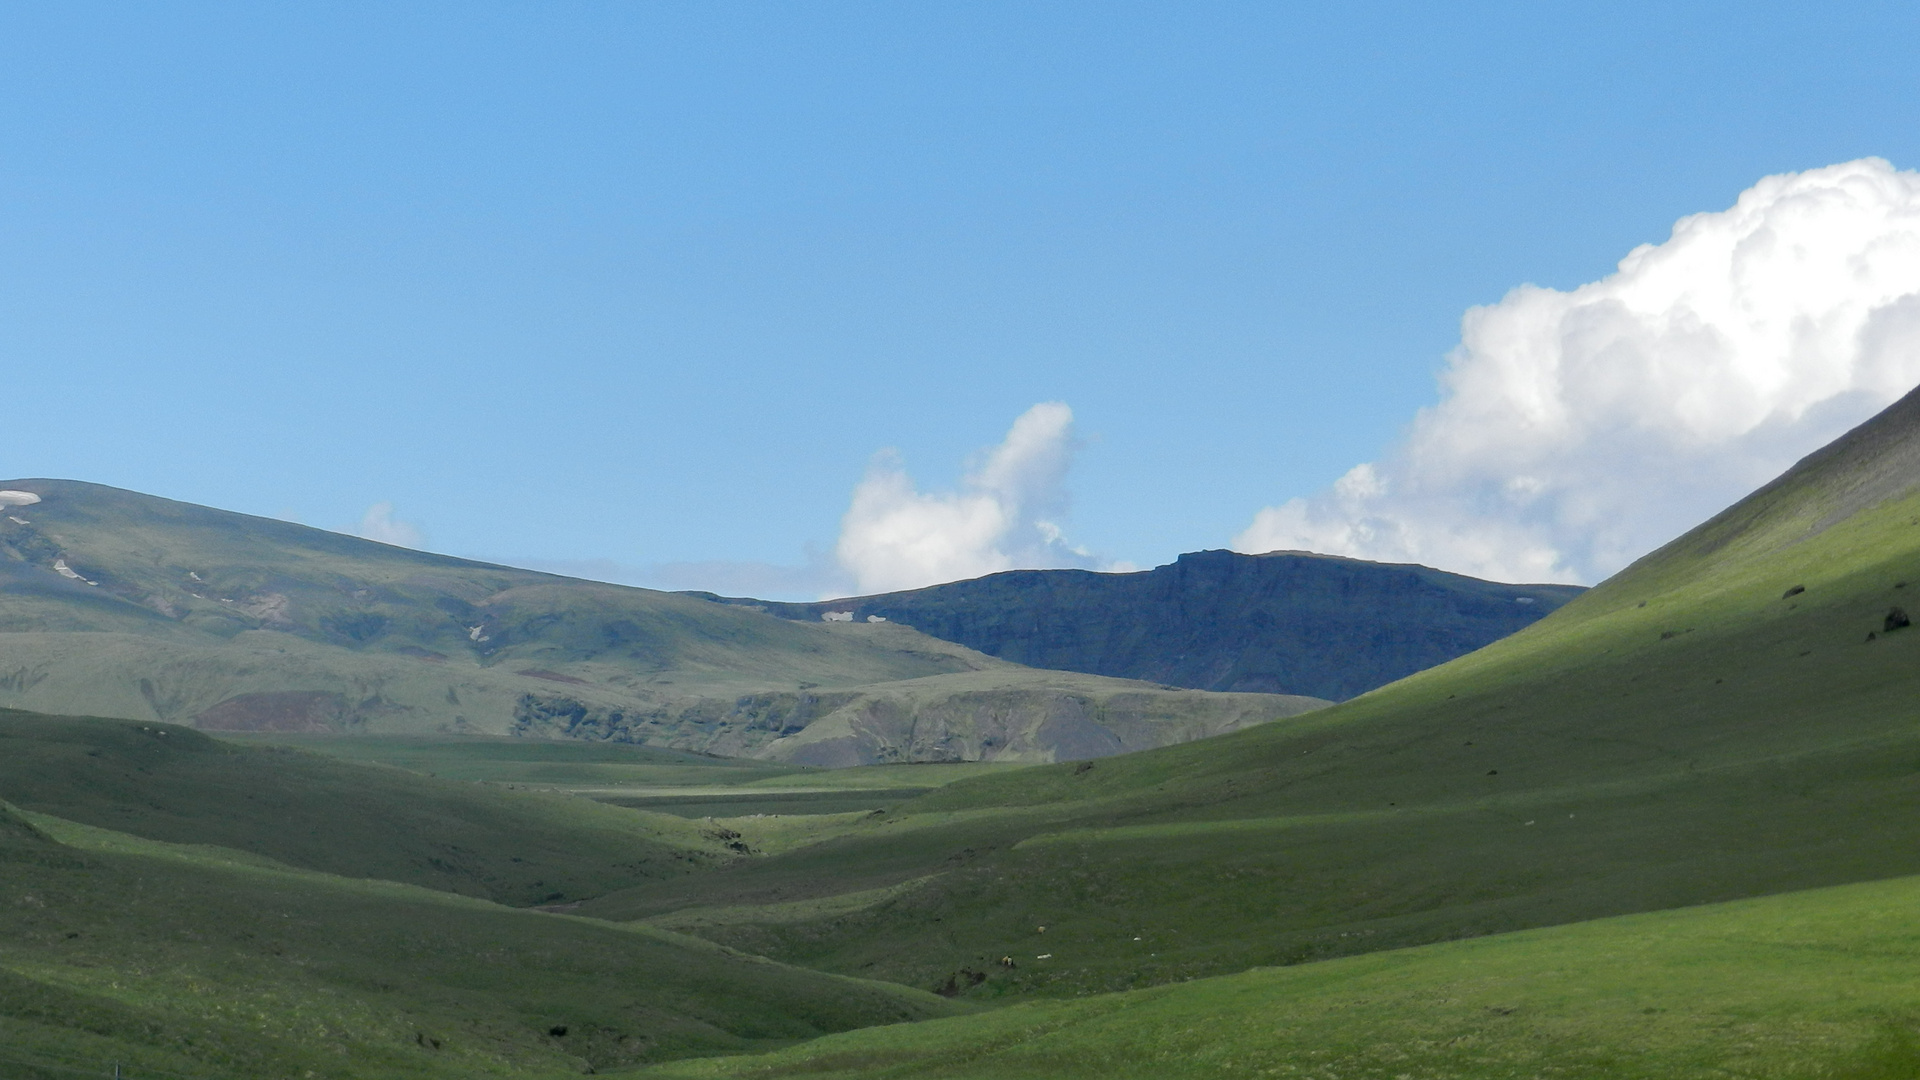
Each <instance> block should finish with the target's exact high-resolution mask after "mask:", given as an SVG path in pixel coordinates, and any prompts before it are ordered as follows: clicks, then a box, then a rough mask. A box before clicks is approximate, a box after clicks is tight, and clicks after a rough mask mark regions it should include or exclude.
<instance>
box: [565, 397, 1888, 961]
mask: <svg viewBox="0 0 1920 1080" xmlns="http://www.w3.org/2000/svg"><path fill="white" fill-rule="evenodd" d="M1917 458H1920V396H1909V397H1908V398H1907V399H1905V400H1903V401H1902V402H1900V403H1898V404H1897V405H1895V406H1894V407H1892V408H1890V409H1889V410H1887V411H1886V412H1885V413H1883V414H1882V415H1881V416H1879V417H1877V418H1876V419H1874V420H1873V421H1871V422H1869V423H1868V424H1866V425H1863V427H1862V428H1860V429H1858V430H1856V431H1855V432H1853V433H1851V434H1850V435H1848V436H1846V437H1845V438H1843V439H1842V440H1840V441H1839V442H1837V443H1836V444H1834V445H1833V446H1832V447H1829V448H1828V449H1827V450H1824V451H1822V452H1820V453H1818V454H1815V455H1813V456H1811V457H1809V458H1808V459H1807V460H1806V461H1804V462H1802V463H1801V464H1800V465H1798V466H1796V467H1795V468H1794V469H1793V470H1792V471H1790V472H1789V473H1788V474H1787V475H1785V476H1783V477H1782V478H1781V479H1780V480H1779V481H1776V482H1775V483H1773V484H1771V485H1769V486H1768V487H1766V488H1764V489H1762V490H1761V491H1759V492H1757V493H1755V495H1753V496H1752V497H1751V498H1749V499H1747V500H1744V501H1743V502H1742V503H1740V504H1739V505H1737V506H1735V507H1734V508H1732V509H1730V510H1728V511H1727V512H1726V513H1724V514H1722V515H1720V516H1719V517H1717V518H1715V519H1714V520H1713V521H1711V522H1708V523H1707V524H1705V525H1703V526H1701V527H1700V528H1699V529H1696V530H1694V531H1693V532H1691V533H1689V534H1688V535H1686V536H1684V537H1682V538H1680V539H1679V540H1676V541H1675V542H1674V543H1673V544H1671V545H1669V546H1667V547H1666V548H1664V549H1662V550H1661V551H1659V552H1656V553H1654V554H1652V555H1650V556H1648V557H1647V558H1646V559H1643V560H1642V561H1641V562H1639V563H1637V564H1636V565H1635V566H1633V567H1631V568H1629V569H1628V570H1627V571H1625V572H1623V573H1622V574H1620V575H1619V576H1617V577H1616V578H1614V579H1613V580H1611V581H1609V582H1607V583H1605V584H1603V585H1601V586H1600V587H1598V588H1596V589H1594V590H1592V591H1591V592H1589V593H1587V594H1585V595H1583V596H1581V597H1579V598H1578V599H1576V600H1574V601H1573V602H1572V603H1570V604H1568V605H1567V606H1566V607H1564V608H1562V609H1561V610H1559V611H1557V612H1555V613H1554V614H1553V615H1551V616H1549V617H1548V618H1546V619H1544V620H1542V621H1540V622H1539V623H1536V624H1535V625H1533V626H1531V627H1529V628H1528V629H1526V630H1523V631H1521V632H1520V633H1518V634H1515V635H1514V636H1512V637H1510V638H1507V639H1504V640H1502V641H1500V642H1498V643H1496V644H1494V645H1492V646H1489V647H1488V648H1486V649H1483V650H1481V651H1480V652H1477V653H1474V654H1472V655H1470V656H1467V657H1463V658H1461V659H1459V660H1456V661H1453V662H1452V663H1449V664H1447V665H1444V666H1442V667H1439V668H1435V669H1433V670H1430V671H1427V672H1423V673H1421V674H1418V675H1415V676H1413V677H1411V678H1408V679H1405V680H1402V681H1401V682H1398V683H1395V684H1393V685H1392V686H1389V687H1386V688H1383V689H1381V690H1378V691H1375V692H1373V693H1370V694H1367V695H1364V696H1362V697H1360V698H1358V699H1355V700H1353V701H1351V702H1347V703H1345V704H1342V705H1340V706H1337V707H1335V708H1331V709H1327V710H1323V711H1320V712H1316V713H1311V714H1308V715H1306V716H1302V717H1299V718H1296V719H1293V720H1288V721H1282V722H1280V723H1276V724H1270V725H1264V726H1261V727H1257V728H1253V729H1250V730H1247V731H1242V732H1238V733H1235V734H1231V735H1226V736H1223V737H1221V738H1218V739H1212V740H1207V741H1204V742H1199V743H1191V744H1186V745H1182V746H1175V747H1168V748H1165V749H1161V750H1155V751H1150V752H1146V753H1141V754H1133V755H1127V756H1123V757H1116V758H1110V759H1106V760H1102V761H1097V762H1083V763H1080V764H1078V765H1068V766H1049V767H1043V768H1035V769H1027V770H1021V771H1019V772H1015V773H1010V774H1007V775H1003V776H993V777H984V778H980V779H976V780H968V781H963V782H960V783H956V784H952V785H949V786H947V787H945V788H943V789H941V790H940V791H938V792H935V793H932V794H929V795H927V796H923V797H921V798H919V799H916V800H914V801H912V802H908V803H906V804H903V805H901V806H899V807H896V808H895V809H894V810H892V811H890V812H888V813H886V814H884V815H879V816H873V817H870V818H867V819H862V820H861V821H859V822H858V823H856V824H852V825H849V826H848V827H847V828H846V830H845V831H844V832H843V833H842V834H840V835H838V836H835V837H832V838H830V839H825V840H822V841H821V842H819V843H815V844H812V845H810V846H806V847H800V848H797V849H794V850H791V851H788V852H785V853H783V854H780V855H777V856H774V857H771V858H767V859H764V860H758V861H755V862H752V863H748V864H743V865H739V866H735V867H731V868H729V869H727V870H726V871H724V872H721V873H716V874H710V875H699V876H694V877H688V878H682V879H676V880H674V881H663V882H658V883H650V884H647V885H643V886H639V887H636V888H634V889H631V890H627V891H625V892H623V893H617V894H613V895H611V896H608V897H605V898H601V899H599V900H596V901H594V902H592V903H590V904H588V905H586V906H585V907H584V908H583V909H582V910H583V912H587V913H594V914H600V915H603V916H605V917H609V918H649V919H653V920H655V921H656V922H658V923H659V924H660V925H679V926H684V927H687V928H689V929H694V930H697V932H699V933H702V934H704V935H707V936H710V937H712V938H714V939H715V940H719V941H723V942H727V943H730V944H734V945H736V946H738V947H742V948H746V949H750V950H753V951H756V952H763V953H766V954H768V955H772V956H775V957H778V958H782V959H786V960H790V961H794V962H798V963H803V964H808V965H814V966H819V967H822V968H825V969H828V970H836V971H842V972H848V973H860V974H867V975H873V976H877V977H881V978H887V979H893V980H897V981H901V982H906V983H908V984H910V985H917V986H922V987H927V988H935V987H948V986H953V987H956V988H958V989H959V990H961V991H962V992H964V993H967V994H970V995H974V996H978V997H982V998H994V997H1006V996H1021V995H1034V994H1042V995H1064V994H1080V993H1086V992H1090V991H1103V990H1117V989H1124V988H1128V987H1133V986H1146V985H1152V984H1157V983H1166V982H1172V981H1177V980H1181V979H1185V978H1189V977H1194V976H1202V975H1213V974H1221V973H1226V972H1232V971H1238V970H1242V969H1244V968H1246V967H1248V966H1251V965H1258V964H1290V963H1297V962H1301V961H1305V960H1313V959H1319V958H1326V957H1332V956H1339V955H1343V954H1350V953H1360V952H1370V951H1375V950H1379V949H1383V948H1392V947H1398V946H1405V945H1416V944H1421V943H1426V942H1433V941H1440V940H1445V939H1449V938H1457V937H1465V936H1475V935H1481V934H1487V933H1495V932H1502V931H1508V930H1515V929H1522V928H1527V927H1536V926H1543V925H1551V924H1558V923H1566V922H1571V921H1575V920H1581V919H1591V918H1597V917H1603V916H1609V915H1615V914H1620V913H1627V912H1635V911H1648V910H1654V909H1660V908H1669V907H1675V906H1680V905H1688V904H1699V903H1708V902H1715V901H1722V900H1729V899H1734V898H1739V897H1746V896H1755V895H1761V894H1768V893H1775V892H1781V891H1786V890H1792V889H1801V888H1807V887H1813V886H1821V885H1828V884H1836V883H1842V882H1850V881H1863V880H1870V879H1877V878H1885V877H1890V876H1895V875H1900V874H1911V873H1916V872H1920V814H1917V813H1916V810H1920V806H1917V805H1916V799H1920V786H1917V783H1920V772H1917V771H1916V770H1917V769H1920V766H1916V764H1915V763H1916V762H1920V724H1916V720H1920V696H1916V694H1915V692H1914V691H1915V685H1916V672H1920V631H1916V630H1914V629H1912V628H1910V627H1907V626H1905V625H1904V623H1905V621H1906V609H1905V608H1903V606H1902V605H1903V604H1905V603H1908V602H1909V601H1908V597H1909V596H1910V595H1911V594H1912V591H1913V589H1916V588H1920V496H1917V495H1916V494H1915V488H1916V484H1920V468H1915V467H1913V465H1914V463H1915V461H1916V459H1917ZM836 896H838V897H841V898H842V899H841V900H839V901H833V900H832V899H831V898H833V897H836ZM808 905H814V907H815V909H817V910H810V909H809V907H808ZM1043 926H1044V927H1045V930H1044V931H1042V930H1040V929H1039V928H1040V927H1043ZM1136 938H1139V939H1140V942H1139V943H1136V941H1135V939H1136ZM1143 949H1144V952H1145V954H1146V955H1144V956H1143V955H1142V952H1143ZM1040 953H1051V954H1053V959H1052V960H1050V961H1049V962H1048V963H1047V964H1046V965H1043V966H1036V965H1032V964H1025V965H1022V966H1020V967H1018V968H1006V967H1003V966H1000V965H998V963H997V961H998V959H999V958H1001V957H1003V956H1021V955H1026V956H1033V955H1037V954H1040Z"/></svg>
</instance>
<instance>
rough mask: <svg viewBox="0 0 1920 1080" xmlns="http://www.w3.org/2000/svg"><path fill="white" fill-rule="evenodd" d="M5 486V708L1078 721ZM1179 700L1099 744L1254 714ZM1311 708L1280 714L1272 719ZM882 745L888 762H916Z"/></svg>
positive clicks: (266, 527)
mask: <svg viewBox="0 0 1920 1080" xmlns="http://www.w3.org/2000/svg"><path fill="white" fill-rule="evenodd" d="M0 487H4V488H6V489H8V490H14V491H20V492H25V493H29V494H31V495H33V496H36V497H38V498H39V500H40V501H39V502H37V503H33V504H31V505H26V506H15V507H12V508H11V511H12V512H10V513H9V514H6V515H0V705H5V706H10V707H14V708H21V709H30V710H34V711H39V712H47V713H54V714H67V715H95V716H114V717H121V718H125V719H133V720H149V721H154V720H157V721H160V722H163V723H177V724H185V725H189V726H194V727H199V728H201V729H204V730H220V731H283V732H302V731H309V732H321V731H334V732H339V731H354V732H371V733H412V734H427V733H457V734H492V735H507V734H520V735H535V736H541V737H564V738H580V739H598V740H617V741H626V742H644V743H649V744H653V745H660V746H668V747H674V748H679V749H687V750H695V751H700V752H703V753H712V754H721V755H726V756H736V757H737V756H760V755H764V754H769V753H772V754H775V755H776V756H778V754H779V753H780V751H777V750H772V749H770V748H771V747H772V746H773V745H774V744H775V743H778V742H780V741H781V740H783V739H787V738H789V737H791V736H794V735H797V734H800V733H801V732H802V731H803V730H804V729H805V728H806V727H807V726H808V725H809V724H811V723H813V722H814V721H815V720H817V719H820V718H822V717H825V716H828V715H830V714H833V713H836V712H847V711H848V710H852V711H853V712H856V713H858V712H861V711H863V710H865V711H872V710H875V709H877V710H880V711H882V712H886V711H888V710H893V709H895V708H897V706H898V705H899V704H900V703H902V702H903V701H909V700H910V701H911V702H912V703H913V704H914V705H915V707H919V706H921V705H927V706H939V707H941V708H944V709H945V711H946V712H947V713H953V712H955V711H957V710H958V711H964V710H965V709H967V708H968V705H967V704H966V702H965V701H959V702H958V703H957V704H956V702H955V701H954V700H950V699H956V698H964V697H965V692H963V691H961V690H956V691H955V692H954V693H953V694H942V693H939V692H938V684H921V683H917V682H916V685H917V686H918V687H919V689H918V690H917V691H916V692H914V693H912V694H905V693H902V692H900V691H898V690H894V689H885V690H877V691H874V692H872V693H869V692H868V691H867V688H869V687H893V686H895V685H896V684H899V683H901V682H903V681H906V682H915V681H917V680H923V679H925V678H927V677H929V676H938V675H943V674H959V673H972V674H981V675H983V676H984V678H985V682H986V683H987V684H990V685H994V686H996V687H998V688H999V689H1000V690H1001V691H1003V692H1002V693H1001V695H1000V700H999V703H998V705H997V708H998V709H999V713H998V715H999V716H1000V718H1001V726H1002V727H1004V728H1006V729H1007V730H1008V731H1009V732H1013V733H1015V734H1017V735H1019V736H1020V737H1021V740H1022V741H1021V742H1020V745H1019V747H1018V748H1012V749H1010V748H1008V747H1007V746H1004V745H1003V746H1002V747H1001V748H1000V749H999V751H998V753H1000V754H1002V755H1006V754H1014V755H1018V756H1021V757H1022V759H1024V760H1055V759H1056V757H1066V756H1073V755H1072V754H1056V753H1055V748H1054V747H1053V746H1051V745H1046V744H1033V743H1032V742H1031V739H1030V738H1028V737H1029V736H1031V735H1033V734H1034V733H1036V732H1040V731H1042V730H1044V729H1047V727H1048V724H1049V721H1050V720H1051V719H1053V717H1054V715H1055V714H1056V713H1057V712H1058V711H1059V710H1058V709H1057V708H1056V700H1055V698H1056V696H1057V695H1053V694H1051V692H1044V693H1041V694H1038V695H1031V694H1028V693H1027V691H1026V690H1025V689H1023V687H1022V685H1021V683H1022V682H1023V680H1028V679H1030V678H1031V673H1030V672H1029V670H1028V669H1025V668H1022V667H1019V666H1017V665H1012V664H1008V663H1006V662H1004V661H1000V660H996V659H994V658H992V657H988V656H985V655H983V654H980V653H976V652H972V651H971V650H968V649H966V648H964V647H961V646H958V645H954V644H952V643H949V642H945V641H940V640H938V639H935V638H931V637H928V636H926V635H923V634H919V633H916V632H915V631H913V630H911V629H908V628H907V627H904V626H896V625H889V624H864V623H863V624H860V625H848V624H834V625H826V624H822V623H818V622H816V623H812V624H803V623H797V622H793V621H789V620H783V619H777V618H773V617H770V616H768V615H765V614H762V613H759V612H754V611H747V610H744V609H739V608H729V607H726V606H723V605H717V604H710V603H706V602H704V601H701V600H698V599H695V598H692V597H687V596H680V595H675V594H669V593H660V592H653V591H650V590H646V589H632V588H626V587H623V586H617V585H605V584H600V583H597V582H589V581H579V580H575V579H570V578H562V577H556V576H554V575H550V574H540V573H534V572H532V571H525V570H515V569H512V568H509V567H502V566H493V565H489V564H485V563H477V562H471V561H467V560H462V559H454V558H449V557H446V556H441V555H432V554H428V553H425V552H418V551H412V550H409V549H406V548H398V547H392V546H389V545H386V544H378V543H374V542H372V541H368V540H361V539H358V538H355V537H349V536H343V535H340V534H338V533H330V532H325V531H322V530H319V529H310V528H307V527H305V526H301V525H294V524H291V523H288V522H284V521H274V520H269V519H265V518H256V517H249V516H247V515H244V514H232V513H227V512H224V511H219V510H212V509H208V508H206V507H200V506H193V505H190V504H186V503H179V502H172V501H169V500H166V499H158V498H153V497H151V496H147V495H141V494H138V493H135V492H129V491H120V490H117V489H114V488H108V487H102V486H99V485H95V484H84V483H77V482H73V481H61V480H14V481H4V482H0ZM996 680H997V681H996ZM1083 681H1086V682H1087V685H1086V686H1085V687H1084V688H1083V690H1084V693H1083V694H1082V696H1083V697H1085V696H1087V695H1091V696H1092V697H1093V698H1098V699H1102V700H1104V699H1105V698H1108V697H1112V696H1115V695H1130V696H1132V697H1135V698H1143V699H1151V698H1153V697H1154V696H1155V695H1158V694H1162V693H1164V691H1162V690H1160V689H1159V688H1156V687H1150V686H1142V685H1139V684H1132V683H1124V682H1113V681H1102V680H1098V679H1093V680H1083ZM967 685H968V686H969V687H977V686H978V685H981V680H975V681H974V682H972V683H969V684H967ZM1170 701H1171V703H1170V704H1168V705H1167V706H1166V707H1164V708H1162V707H1159V706H1149V707H1146V708H1137V709H1133V710H1131V713H1130V715H1136V716H1141V717H1154V716H1158V715H1160V714H1163V713H1165V714H1176V713H1177V714H1179V719H1178V720H1177V721H1176V722H1174V723H1173V724H1172V726H1170V727H1168V728H1167V730H1165V731H1160V730H1158V729H1157V728H1156V727H1155V726H1154V724H1153V723H1152V722H1151V721H1149V722H1148V723H1147V724H1146V725H1145V726H1144V727H1139V726H1138V725H1136V728H1138V730H1134V731H1131V732H1129V733H1128V734H1126V735H1125V736H1124V737H1122V736H1118V735H1116V736H1114V737H1112V738H1107V739H1104V740H1102V742H1101V744H1102V745H1109V744H1111V745H1113V746H1121V747H1126V748H1133V747H1137V746H1143V745H1163V744H1165V743H1166V742H1168V741H1171V740H1172V739H1173V738H1176V737H1188V736H1190V735H1192V734H1195V733H1207V734H1210V733H1213V732H1217V731H1223V730H1231V729H1232V728H1234V727H1237V726H1239V725H1240V724H1241V723H1243V722H1245V719H1246V717H1247V714H1248V706H1247V704H1246V703H1244V702H1236V701H1233V700H1231V699H1222V700H1219V701H1217V702H1206V701H1201V702H1198V703H1196V702H1193V701H1189V700H1187V699H1186V698H1184V697H1183V698H1179V699H1177V700H1172V699H1170ZM1302 704H1304V703H1300V702H1287V701H1274V702H1270V703H1268V705H1269V706H1270V708H1268V709H1267V712H1266V714H1265V715H1263V716H1261V717H1260V718H1262V719H1265V718H1270V717H1272V716H1280V715H1286V714H1288V713H1290V712H1293V711H1297V710H1298V709H1299V708H1300V707H1302ZM889 730H892V729H889ZM1142 738H1144V739H1145V740H1146V741H1144V742H1142V741H1141V739H1142ZM841 745H843V746H845V745H850V744H841ZM861 745H863V746H865V745H866V744H864V743H863V744H861ZM869 749H870V750H871V756H870V757H868V758H867V759H866V760H870V761H883V760H900V759H902V757H903V756H905V755H907V754H910V753H911V752H913V751H911V750H909V749H907V748H905V747H902V746H896V745H892V744H888V745H882V746H874V747H869ZM836 763H839V762H838V761H837V760H836Z"/></svg>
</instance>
